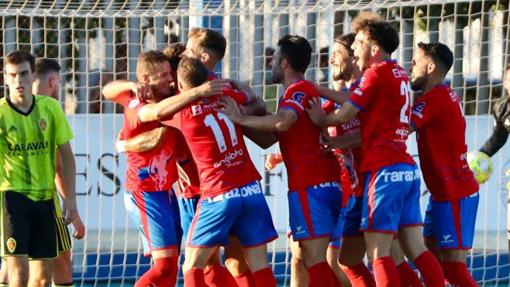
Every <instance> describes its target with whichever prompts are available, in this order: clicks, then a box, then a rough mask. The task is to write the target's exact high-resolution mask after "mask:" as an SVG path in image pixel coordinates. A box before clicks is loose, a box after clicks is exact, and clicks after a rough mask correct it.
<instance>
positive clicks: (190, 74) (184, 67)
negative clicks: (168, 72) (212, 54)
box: [177, 57, 209, 91]
mask: <svg viewBox="0 0 510 287" xmlns="http://www.w3.org/2000/svg"><path fill="white" fill-rule="evenodd" d="M208 75H209V72H208V70H207V67H206V66H205V65H204V64H203V63H202V62H201V61H200V60H198V59H193V58H189V57H183V58H182V59H181V61H180V62H179V67H178V68H177V79H178V82H179V89H180V90H182V91H186V90H189V89H191V88H194V87H198V86H200V85H201V84H203V83H204V82H205V81H207V77H208Z"/></svg>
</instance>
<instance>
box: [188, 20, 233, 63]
mask: <svg viewBox="0 0 510 287" xmlns="http://www.w3.org/2000/svg"><path fill="white" fill-rule="evenodd" d="M188 38H193V39H196V40H197V43H198V45H200V46H201V47H202V48H204V49H206V50H207V51H208V52H211V53H213V54H215V55H216V57H218V58H219V59H223V56H225V50H226V49H227V40H226V39H225V37H223V35H222V34H221V33H219V32H216V31H214V30H211V29H206V28H192V29H191V30H190V31H189V34H188Z"/></svg>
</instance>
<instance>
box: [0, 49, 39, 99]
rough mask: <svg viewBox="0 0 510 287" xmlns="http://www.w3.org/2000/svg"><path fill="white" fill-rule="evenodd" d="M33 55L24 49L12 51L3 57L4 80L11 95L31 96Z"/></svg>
mask: <svg viewBox="0 0 510 287" xmlns="http://www.w3.org/2000/svg"><path fill="white" fill-rule="evenodd" d="M34 65H35V57H34V56H33V55H32V54H30V53H28V52H25V51H20V50H17V51H14V52H11V53H9V55H7V56H6V57H5V58H4V81H5V83H6V84H7V85H8V86H9V95H10V96H11V97H22V98H27V97H29V96H32V84H33V82H34Z"/></svg>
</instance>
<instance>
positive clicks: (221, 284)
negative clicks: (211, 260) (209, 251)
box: [204, 264, 237, 287]
mask: <svg viewBox="0 0 510 287" xmlns="http://www.w3.org/2000/svg"><path fill="white" fill-rule="evenodd" d="M204 281H205V283H206V284H207V286H209V287H237V283H236V281H235V279H234V277H232V274H230V272H228V270H227V268H225V267H224V266H222V265H220V264H214V265H211V266H210V267H209V268H207V269H206V270H205V271H204Z"/></svg>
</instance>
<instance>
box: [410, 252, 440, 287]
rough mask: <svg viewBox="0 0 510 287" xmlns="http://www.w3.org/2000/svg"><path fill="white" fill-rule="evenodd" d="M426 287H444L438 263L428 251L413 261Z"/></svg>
mask: <svg viewBox="0 0 510 287" xmlns="http://www.w3.org/2000/svg"><path fill="white" fill-rule="evenodd" d="M414 265H416V267H418V270H420V273H421V277H422V278H423V281H424V282H425V286H427V287H444V282H445V279H444V274H443V269H442V268H441V265H440V264H439V261H437V259H436V257H434V255H433V254H432V252H430V251H425V252H423V253H422V254H420V256H418V257H416V259H415V260H414Z"/></svg>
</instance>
